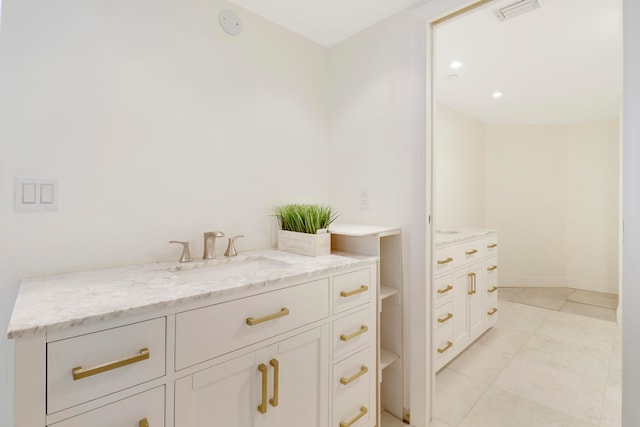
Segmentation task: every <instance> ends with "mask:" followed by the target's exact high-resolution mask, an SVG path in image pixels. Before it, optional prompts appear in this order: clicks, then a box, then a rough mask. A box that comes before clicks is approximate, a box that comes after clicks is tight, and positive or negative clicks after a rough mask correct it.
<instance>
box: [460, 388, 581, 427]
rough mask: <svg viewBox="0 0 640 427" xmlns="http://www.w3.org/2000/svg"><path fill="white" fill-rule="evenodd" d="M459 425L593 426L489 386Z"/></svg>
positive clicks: (500, 426)
mask: <svg viewBox="0 0 640 427" xmlns="http://www.w3.org/2000/svg"><path fill="white" fill-rule="evenodd" d="M459 427H593V424H589V423H587V422H585V421H582V420H579V419H576V418H573V417H571V416H568V415H565V414H563V413H561V412H558V411H555V410H553V409H551V408H547V407H545V406H542V405H539V404H537V403H535V402H531V401H529V400H526V399H522V398H520V397H517V396H514V395H513V394H511V393H507V392H505V391H502V390H499V389H496V388H494V387H491V388H490V389H489V390H488V391H487V392H486V393H485V394H484V396H482V399H480V401H479V402H478V403H477V404H476V406H474V407H473V409H472V410H471V411H470V412H469V414H468V415H467V416H466V417H465V418H464V419H463V420H462V423H460V425H459Z"/></svg>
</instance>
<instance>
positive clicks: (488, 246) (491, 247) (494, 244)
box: [487, 243, 498, 249]
mask: <svg viewBox="0 0 640 427" xmlns="http://www.w3.org/2000/svg"><path fill="white" fill-rule="evenodd" d="M496 246H498V244H497V243H492V244H490V245H487V248H489V249H493V248H495V247H496Z"/></svg>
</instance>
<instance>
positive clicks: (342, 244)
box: [329, 224, 408, 427]
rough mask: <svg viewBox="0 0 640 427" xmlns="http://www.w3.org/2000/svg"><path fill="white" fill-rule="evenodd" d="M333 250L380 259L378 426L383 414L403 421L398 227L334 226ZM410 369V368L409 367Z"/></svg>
mask: <svg viewBox="0 0 640 427" xmlns="http://www.w3.org/2000/svg"><path fill="white" fill-rule="evenodd" d="M329 232H330V233H331V250H332V251H333V252H348V253H354V254H361V255H369V256H376V257H378V259H379V261H378V283H377V289H376V292H377V298H376V300H377V304H378V316H377V318H378V337H377V339H378V340H377V341H378V351H377V353H378V357H377V359H378V369H377V384H378V390H377V401H378V402H377V405H378V408H377V426H378V427H384V426H383V425H382V421H381V420H382V417H381V414H382V411H386V412H388V413H390V414H392V415H393V416H395V417H396V418H398V419H400V420H402V419H404V418H405V415H406V413H407V410H406V408H407V407H408V405H406V404H405V402H406V399H408V392H407V391H406V389H405V387H408V384H407V383H406V382H405V381H404V375H405V372H406V371H405V367H404V362H405V361H404V357H403V347H404V340H403V321H404V311H403V307H402V302H403V292H402V239H401V230H400V228H399V227H386V226H371V225H357V224H331V226H330V227H329ZM407 368H408V367H407Z"/></svg>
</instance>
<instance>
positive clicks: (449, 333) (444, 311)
mask: <svg viewBox="0 0 640 427" xmlns="http://www.w3.org/2000/svg"><path fill="white" fill-rule="evenodd" d="M435 313H436V317H435V319H434V323H435V325H436V333H435V345H436V360H438V361H442V363H445V360H448V359H450V358H451V355H452V354H453V352H454V351H455V350H454V348H453V342H454V338H453V323H454V322H453V318H454V316H455V314H456V313H454V310H453V302H449V303H447V304H444V305H443V306H442V307H439V308H438V309H437V310H436V312H435ZM438 366H442V365H438Z"/></svg>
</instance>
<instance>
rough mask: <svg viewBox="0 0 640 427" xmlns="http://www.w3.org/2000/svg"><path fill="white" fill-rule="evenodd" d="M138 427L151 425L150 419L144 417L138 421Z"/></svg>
mask: <svg viewBox="0 0 640 427" xmlns="http://www.w3.org/2000/svg"><path fill="white" fill-rule="evenodd" d="M138 427H149V421H147V419H146V418H143V419H141V420H140V422H138Z"/></svg>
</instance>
